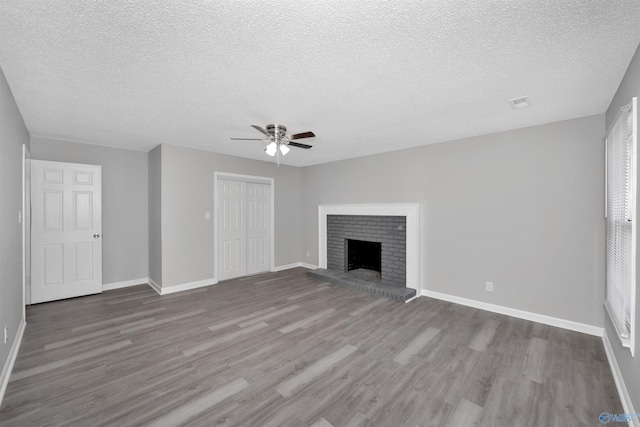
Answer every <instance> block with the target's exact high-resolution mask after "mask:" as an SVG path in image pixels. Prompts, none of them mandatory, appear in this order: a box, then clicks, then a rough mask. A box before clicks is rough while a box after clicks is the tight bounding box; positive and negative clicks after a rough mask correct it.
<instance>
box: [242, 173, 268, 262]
mask: <svg viewBox="0 0 640 427" xmlns="http://www.w3.org/2000/svg"><path fill="white" fill-rule="evenodd" d="M270 200H271V186H269V185H267V184H257V183H252V182H248V183H247V274H256V273H262V272H265V271H269V247H270V242H269V225H270V218H269V215H270V213H271V206H270Z"/></svg>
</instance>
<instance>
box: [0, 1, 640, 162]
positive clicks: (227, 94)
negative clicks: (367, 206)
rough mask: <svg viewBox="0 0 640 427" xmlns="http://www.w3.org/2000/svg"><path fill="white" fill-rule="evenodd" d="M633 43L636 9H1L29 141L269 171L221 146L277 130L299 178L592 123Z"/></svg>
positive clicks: (258, 148)
mask: <svg viewBox="0 0 640 427" xmlns="http://www.w3.org/2000/svg"><path fill="white" fill-rule="evenodd" d="M639 42H640V1H638V0H599V1H589V0H575V1H570V0H545V1H542V0H528V1H525V0H520V1H515V0H514V1H509V0H502V1H490V0H477V1H456V0H439V1H435V0H432V1H424V0H398V1H372V0H360V1H343V0H339V1H338V0H335V1H329V0H315V1H299V0H294V1H273V0H272V1H258V0H245V1H231V0H228V1H204V0H201V1H195V0H164V1H156V0H146V1H145V0H140V1H130V0H129V1H127V0H110V1H88V0H76V1H70V0H67V1H63V0H61V1H51V0H30V1H25V0H2V2H0V66H1V67H2V69H3V70H4V72H5V75H6V76H7V80H8V81H9V85H10V87H11V89H12V91H13V93H14V96H15V98H16V101H17V103H18V107H19V108H20V111H21V112H22V115H23V116H24V120H25V122H26V125H27V127H28V129H29V131H30V132H31V134H32V135H37V136H45V137H50V138H59V139H66V140H72V141H79V142H87V143H91V144H100V145H108V146H114V147H123V148H132V149H138V150H145V151H146V150H149V149H151V148H153V147H154V146H156V145H157V144H159V143H167V144H173V145H180V146H187V147H193V148H198V149H204V150H210V151H216V152H220V153H225V154H232V155H237V156H242V157H248V158H255V159H259V160H270V159H269V158H268V157H267V156H266V155H265V154H264V152H263V151H262V143H261V142H260V141H253V142H251V141H246V142H244V141H230V140H229V138H230V137H255V138H258V137H260V134H259V133H258V132H256V131H255V130H253V129H252V128H251V127H249V125H251V124H256V125H261V126H264V125H266V124H268V123H280V124H284V125H286V126H287V127H288V128H289V130H290V131H292V132H294V133H295V132H302V131H307V130H312V131H314V132H315V133H316V135H317V138H315V139H311V140H306V141H301V142H307V141H309V142H311V141H313V142H312V143H313V144H314V148H313V149H311V150H308V151H305V150H298V149H292V150H291V152H290V153H289V154H288V155H287V156H286V157H285V158H284V159H283V163H284V164H289V165H296V166H304V165H311V164H317V163H324V162H328V161H333V160H339V159H345V158H350V157H357V156H362V155H366V154H373V153H380V152H385V151H391V150H397V149H402V148H408V147H414V146H418V145H424V144H430V143H436V142H442V141H447V140H452V139H457V138H461V137H468V136H473V135H480V134H487V133H492V132H497V131H503V130H508V129H514V128H520V127H525V126H532V125H537V124H542V123H548V122H553V121H558V120H565V119H570V118H575V117H582V116H587V115H592V114H598V113H602V112H604V111H605V110H606V108H607V106H608V105H609V102H610V101H611V98H612V97H613V94H614V93H615V91H616V89H617V87H618V85H619V83H620V80H621V79H622V76H623V74H624V72H625V70H626V68H627V66H628V64H629V61H630V60H631V57H632V55H633V53H634V51H635V49H636V47H637V46H638V43H639ZM524 95H529V96H530V98H531V104H532V105H531V107H529V108H526V109H523V110H513V109H511V108H510V106H509V104H508V102H507V101H508V100H509V99H511V98H515V97H520V96H524Z"/></svg>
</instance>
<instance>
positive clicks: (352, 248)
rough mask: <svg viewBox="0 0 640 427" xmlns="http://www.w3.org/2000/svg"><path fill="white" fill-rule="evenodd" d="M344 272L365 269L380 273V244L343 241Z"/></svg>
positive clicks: (350, 240) (362, 241) (352, 240)
mask: <svg viewBox="0 0 640 427" xmlns="http://www.w3.org/2000/svg"><path fill="white" fill-rule="evenodd" d="M344 257H345V263H344V267H345V270H344V271H345V272H346V271H350V270H356V269H360V268H363V269H366V270H373V271H377V272H378V273H381V272H382V243H380V242H366V241H364V240H354V239H344Z"/></svg>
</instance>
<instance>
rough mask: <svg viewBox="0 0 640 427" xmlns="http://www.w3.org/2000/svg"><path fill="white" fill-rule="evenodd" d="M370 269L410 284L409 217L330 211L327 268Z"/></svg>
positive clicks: (384, 279)
mask: <svg viewBox="0 0 640 427" xmlns="http://www.w3.org/2000/svg"><path fill="white" fill-rule="evenodd" d="M362 268H364V269H367V270H371V271H377V272H379V273H380V279H381V281H382V282H385V283H388V284H393V285H397V286H405V284H406V217H404V216H381V215H327V269H329V270H338V271H349V270H353V269H362Z"/></svg>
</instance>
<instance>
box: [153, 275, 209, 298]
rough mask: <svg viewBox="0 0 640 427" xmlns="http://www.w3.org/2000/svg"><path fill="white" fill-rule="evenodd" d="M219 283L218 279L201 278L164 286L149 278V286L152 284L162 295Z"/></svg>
mask: <svg viewBox="0 0 640 427" xmlns="http://www.w3.org/2000/svg"><path fill="white" fill-rule="evenodd" d="M217 283H218V280H217V279H205V280H199V281H197V282H188V283H181V284H179V285H173V286H167V287H162V286H160V285H158V284H157V283H156V282H154V281H153V280H151V279H149V286H151V287H152V288H153V290H154V291H156V292H157V293H158V294H160V295H167V294H173V293H176V292H182V291H188V290H190V289H197V288H203V287H205V286H212V285H216V284H217Z"/></svg>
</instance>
